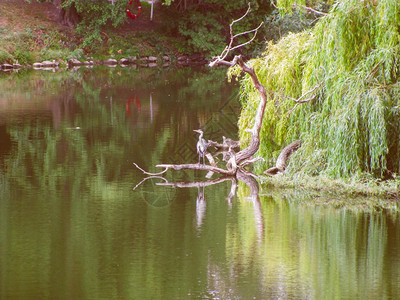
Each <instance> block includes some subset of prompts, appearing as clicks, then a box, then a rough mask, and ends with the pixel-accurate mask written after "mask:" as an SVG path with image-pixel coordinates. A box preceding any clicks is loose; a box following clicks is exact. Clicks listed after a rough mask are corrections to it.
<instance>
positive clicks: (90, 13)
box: [63, 0, 128, 48]
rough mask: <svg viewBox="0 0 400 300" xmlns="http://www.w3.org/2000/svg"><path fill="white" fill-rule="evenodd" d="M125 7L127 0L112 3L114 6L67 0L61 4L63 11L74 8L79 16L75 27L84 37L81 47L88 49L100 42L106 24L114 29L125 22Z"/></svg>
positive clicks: (99, 2)
mask: <svg viewBox="0 0 400 300" xmlns="http://www.w3.org/2000/svg"><path fill="white" fill-rule="evenodd" d="M127 5H128V1H127V0H125V1H114V5H113V4H112V3H111V2H108V1H106V0H99V1H80V0H67V1H65V2H64V3H63V7H64V8H65V9H71V8H72V7H75V8H76V11H77V12H78V14H79V15H80V16H81V18H82V20H81V22H80V23H79V24H78V26H77V32H78V33H80V34H82V35H83V36H84V41H83V44H82V47H88V48H91V47H93V46H95V45H96V42H101V41H102V36H101V31H102V29H103V27H104V26H105V25H106V24H108V23H111V25H112V26H114V27H116V26H118V25H119V24H121V23H122V22H123V21H124V20H126V14H125V10H126V7H127Z"/></svg>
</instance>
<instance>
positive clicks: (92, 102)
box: [0, 67, 400, 299]
mask: <svg viewBox="0 0 400 300" xmlns="http://www.w3.org/2000/svg"><path fill="white" fill-rule="evenodd" d="M225 71H226V70H225V69H217V70H209V69H193V68H181V69H174V68H170V69H163V70H155V69H130V68H119V67H117V68H114V69H108V68H101V67H98V68H95V69H94V70H91V69H80V70H76V71H59V72H54V73H53V72H46V71H29V72H23V73H22V74H21V73H13V74H4V73H1V74H0V195H1V198H0V298H1V299H400V218H399V215H398V213H395V212H387V211H384V210H381V211H375V212H371V211H363V210H345V209H343V208H333V207H332V206H324V205H312V204H311V205H310V203H308V201H307V199H303V200H302V201H299V200H298V199H297V198H296V197H290V196H288V195H285V194H282V193H279V192H277V193H271V191H270V190H268V189H267V188H265V187H264V188H263V187H261V186H258V184H257V182H255V181H254V180H252V179H248V178H247V179H246V178H245V179H243V181H239V182H238V183H237V188H236V194H235V195H234V196H233V195H232V194H231V196H229V195H230V193H231V190H232V189H231V186H232V184H234V180H226V181H221V182H220V183H217V184H213V185H209V186H206V187H204V188H203V187H194V188H177V187H171V186H168V185H166V181H165V180H164V179H160V178H153V179H149V180H145V181H142V180H143V179H144V178H145V177H146V176H145V175H144V174H143V173H142V172H141V171H140V170H138V169H137V168H135V167H134V166H133V163H137V164H138V165H139V166H140V167H142V168H143V169H145V170H148V171H150V172H157V171H160V170H159V169H157V168H155V165H157V164H160V163H189V162H191V163H195V162H197V155H196V153H195V144H196V140H197V134H196V133H194V132H193V129H198V128H202V129H203V130H204V131H205V137H206V139H216V140H218V141H221V137H222V136H227V137H230V138H236V136H237V126H236V121H237V116H238V113H239V110H240V105H239V100H238V96H237V93H238V88H237V87H235V86H232V85H230V84H228V83H227V82H226V79H225V78H226V77H225ZM204 175H205V174H203V173H202V172H192V171H181V172H177V171H169V172H168V173H167V174H166V175H165V178H166V180H168V181H169V182H190V181H199V180H208V179H206V178H204ZM216 178H217V176H214V177H212V178H211V179H210V180H214V179H216ZM160 183H161V185H160ZM138 184H139V185H138Z"/></svg>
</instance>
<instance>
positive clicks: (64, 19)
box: [54, 0, 81, 27]
mask: <svg viewBox="0 0 400 300" xmlns="http://www.w3.org/2000/svg"><path fill="white" fill-rule="evenodd" d="M64 2H65V0H54V5H55V6H56V7H57V8H58V9H59V11H60V12H59V22H60V24H62V25H65V26H68V27H74V26H76V25H77V24H78V23H79V22H80V21H81V17H80V16H79V14H78V11H77V10H76V7H75V4H74V3H72V5H71V6H70V7H67V8H64V7H62V4H63V3H64Z"/></svg>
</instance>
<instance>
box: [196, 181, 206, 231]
mask: <svg viewBox="0 0 400 300" xmlns="http://www.w3.org/2000/svg"><path fill="white" fill-rule="evenodd" d="M206 208H207V203H206V199H205V198H204V186H203V187H202V188H200V186H199V187H198V192H197V198H196V221H197V228H199V229H200V227H201V224H202V223H203V219H204V217H205V214H206Z"/></svg>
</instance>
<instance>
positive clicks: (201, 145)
mask: <svg viewBox="0 0 400 300" xmlns="http://www.w3.org/2000/svg"><path fill="white" fill-rule="evenodd" d="M193 131H194V132H197V133H199V134H200V136H199V141H198V142H197V145H196V148H197V153H198V154H199V164H200V157H203V165H205V158H204V156H205V154H206V151H207V147H208V144H207V142H206V140H205V139H203V130H201V129H197V130H193Z"/></svg>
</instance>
